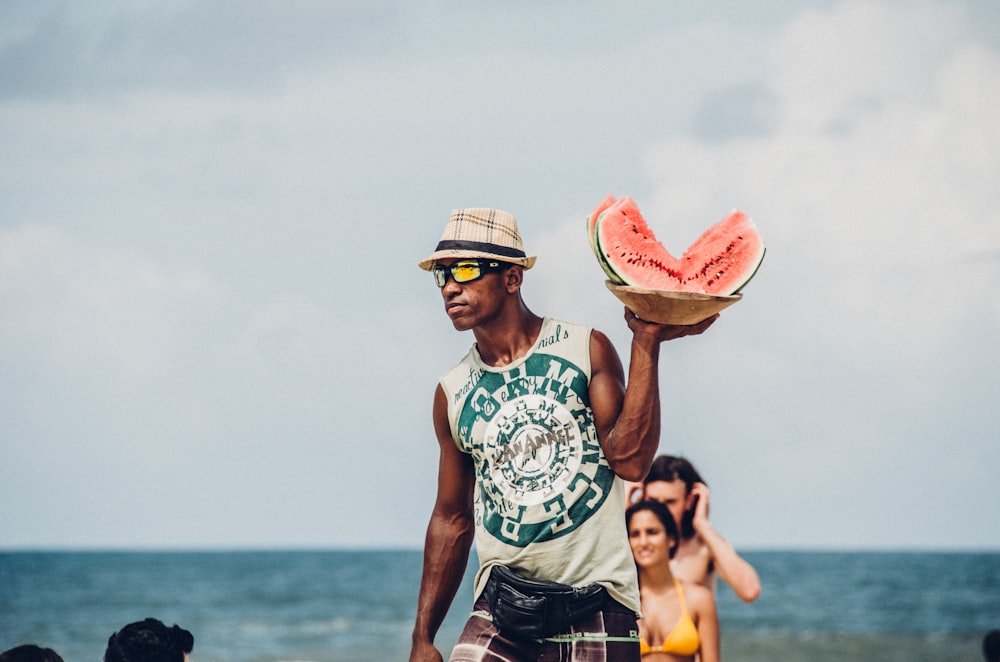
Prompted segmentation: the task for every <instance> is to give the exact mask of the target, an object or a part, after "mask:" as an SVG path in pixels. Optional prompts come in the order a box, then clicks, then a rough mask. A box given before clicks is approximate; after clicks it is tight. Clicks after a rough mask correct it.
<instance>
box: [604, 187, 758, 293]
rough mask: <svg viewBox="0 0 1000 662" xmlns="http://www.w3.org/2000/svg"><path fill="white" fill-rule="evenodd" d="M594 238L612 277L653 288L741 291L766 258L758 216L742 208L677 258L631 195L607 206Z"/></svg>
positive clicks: (709, 291)
mask: <svg viewBox="0 0 1000 662" xmlns="http://www.w3.org/2000/svg"><path fill="white" fill-rule="evenodd" d="M602 205H603V203H602ZM593 238H594V245H595V247H596V250H595V253H597V255H598V259H599V260H600V261H601V263H602V266H603V267H604V268H605V271H606V272H607V273H608V276H609V278H611V280H612V281H619V282H621V283H624V284H626V285H632V286H634V287H642V288H647V289H653V290H669V291H676V292H703V293H706V294H717V295H729V294H735V293H736V292H738V291H739V290H740V289H741V288H742V287H743V286H744V285H746V283H747V282H748V281H749V280H750V279H751V278H752V277H753V275H754V274H755V273H756V272H757V268H758V267H759V266H760V263H761V261H762V260H763V259H764V242H763V240H761V238H760V234H759V233H758V232H757V228H756V226H755V225H754V224H753V221H751V220H750V218H749V217H747V215H746V214H744V213H743V212H740V211H734V212H733V213H732V214H730V215H729V216H727V217H726V218H724V219H723V220H721V221H719V222H718V223H716V224H715V225H713V226H712V227H711V228H709V229H708V230H707V231H706V232H705V233H704V234H702V235H701V236H700V237H699V238H698V239H697V241H695V242H694V243H693V244H691V246H690V248H688V250H687V251H685V252H684V255H682V256H681V257H680V258H675V257H673V256H672V255H671V254H670V253H669V252H668V251H667V249H666V248H664V246H663V244H661V243H660V242H659V241H657V240H656V236H655V235H654V234H653V231H652V229H650V227H649V226H648V225H647V224H646V221H645V219H644V218H643V217H642V214H641V213H639V208H638V207H637V206H636V204H635V201H633V200H632V199H631V198H627V197H626V198H622V199H621V200H617V201H615V202H614V203H612V204H611V205H610V206H608V207H607V208H606V209H605V210H604V211H603V213H602V214H601V215H600V216H599V218H598V220H597V223H596V225H595V227H594V233H593ZM616 277H617V278H616Z"/></svg>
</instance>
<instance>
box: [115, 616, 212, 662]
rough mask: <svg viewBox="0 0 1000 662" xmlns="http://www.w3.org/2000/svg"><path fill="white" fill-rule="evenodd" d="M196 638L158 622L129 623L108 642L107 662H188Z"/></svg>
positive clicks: (149, 619) (179, 629)
mask: <svg viewBox="0 0 1000 662" xmlns="http://www.w3.org/2000/svg"><path fill="white" fill-rule="evenodd" d="M193 648H194V635H192V634H191V633H190V632H188V631H187V630H185V629H184V628H181V627H179V626H177V625H174V626H172V627H167V626H166V625H164V624H163V623H162V622H161V621H159V620H157V619H155V618H147V619H146V620H144V621H138V622H135V623H129V624H128V625H126V626H125V627H123V628H122V629H121V630H119V631H118V632H115V633H114V634H113V635H111V637H109V638H108V648H107V650H106V651H105V652H104V662H184V660H185V659H186V656H187V654H188V653H190V652H191V650H192V649H193Z"/></svg>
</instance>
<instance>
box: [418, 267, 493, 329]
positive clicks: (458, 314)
mask: <svg viewBox="0 0 1000 662" xmlns="http://www.w3.org/2000/svg"><path fill="white" fill-rule="evenodd" d="M469 262H475V260H467V259H457V260H456V259H447V260H440V261H438V262H436V263H435V265H436V266H437V265H440V266H443V267H445V268H450V267H451V266H452V265H453V264H462V263H469ZM482 262H483V263H487V264H488V263H489V261H488V260H483V261H482ZM493 264H497V263H493ZM508 266H510V265H509V264H506V263H499V264H498V266H497V267H491V268H484V269H483V270H482V275H481V277H479V278H477V279H476V280H472V281H468V282H465V283H459V282H458V281H456V280H455V278H453V277H452V276H451V275H450V274H449V275H448V277H447V279H446V281H445V283H444V286H443V287H442V288H441V298H442V299H443V300H444V310H445V312H446V313H447V314H448V317H449V318H451V323H452V325H453V326H454V327H455V329H457V330H458V331H467V330H469V329H473V328H476V327H477V326H480V325H482V324H483V323H484V322H487V321H489V320H490V319H491V318H492V317H494V316H496V315H497V313H498V311H499V308H500V303H501V301H502V299H503V297H504V295H505V294H506V290H505V289H504V287H503V284H502V283H503V281H502V280H501V279H502V278H503V276H504V273H505V269H506V267H508Z"/></svg>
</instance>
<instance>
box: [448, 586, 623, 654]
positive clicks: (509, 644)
mask: <svg viewBox="0 0 1000 662" xmlns="http://www.w3.org/2000/svg"><path fill="white" fill-rule="evenodd" d="M489 609H490V608H489V604H488V603H487V601H486V598H485V597H480V598H479V600H477V601H476V604H475V606H474V607H473V612H472V615H471V616H470V617H469V620H468V621H467V622H466V624H465V629H464V630H462V634H461V635H460V636H459V637H458V643H456V644H455V648H454V649H453V650H452V652H451V657H450V658H449V661H450V662H528V661H531V662H534V661H536V660H537V661H539V662H542V661H544V662H571V661H572V662H618V661H619V660H621V661H622V662H639V626H638V624H637V623H636V620H635V613H634V612H633V611H632V610H631V609H628V608H627V607H625V606H624V605H621V604H619V603H617V602H615V601H614V600H611V599H610V598H609V599H608V604H607V605H606V606H605V608H604V609H603V610H601V611H599V612H597V613H595V614H592V615H591V616H587V617H586V618H584V619H583V620H581V621H580V622H578V623H576V624H575V625H573V626H572V627H571V628H570V631H569V632H567V633H565V634H559V635H556V636H554V637H549V638H548V639H537V640H536V639H527V640H525V639H511V638H509V637H505V636H503V635H502V634H500V632H499V631H498V630H497V628H496V626H494V625H493V616H492V615H491V614H490V611H489Z"/></svg>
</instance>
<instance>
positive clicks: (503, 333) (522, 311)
mask: <svg viewBox="0 0 1000 662" xmlns="http://www.w3.org/2000/svg"><path fill="white" fill-rule="evenodd" d="M541 330H542V318H541V317H539V316H538V315H536V314H534V313H533V312H531V311H530V310H528V308H527V307H526V306H525V305H524V304H523V303H522V304H520V305H519V306H518V309H517V311H516V312H515V313H514V314H510V315H504V316H501V317H499V318H497V319H496V320H494V321H493V322H491V323H490V324H487V325H483V326H480V327H476V328H475V329H473V331H472V332H473V334H474V335H475V336H476V349H477V350H478V351H479V357H480V358H481V359H482V360H483V362H484V363H486V364H487V365H490V366H493V367H495V368H499V367H503V366H505V365H510V364H511V363H513V362H514V361H516V360H518V359H519V358H521V357H522V356H525V355H526V354H527V353H528V352H529V351H531V348H532V347H533V346H534V344H535V341H536V340H538V334H539V333H540V332H541Z"/></svg>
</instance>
